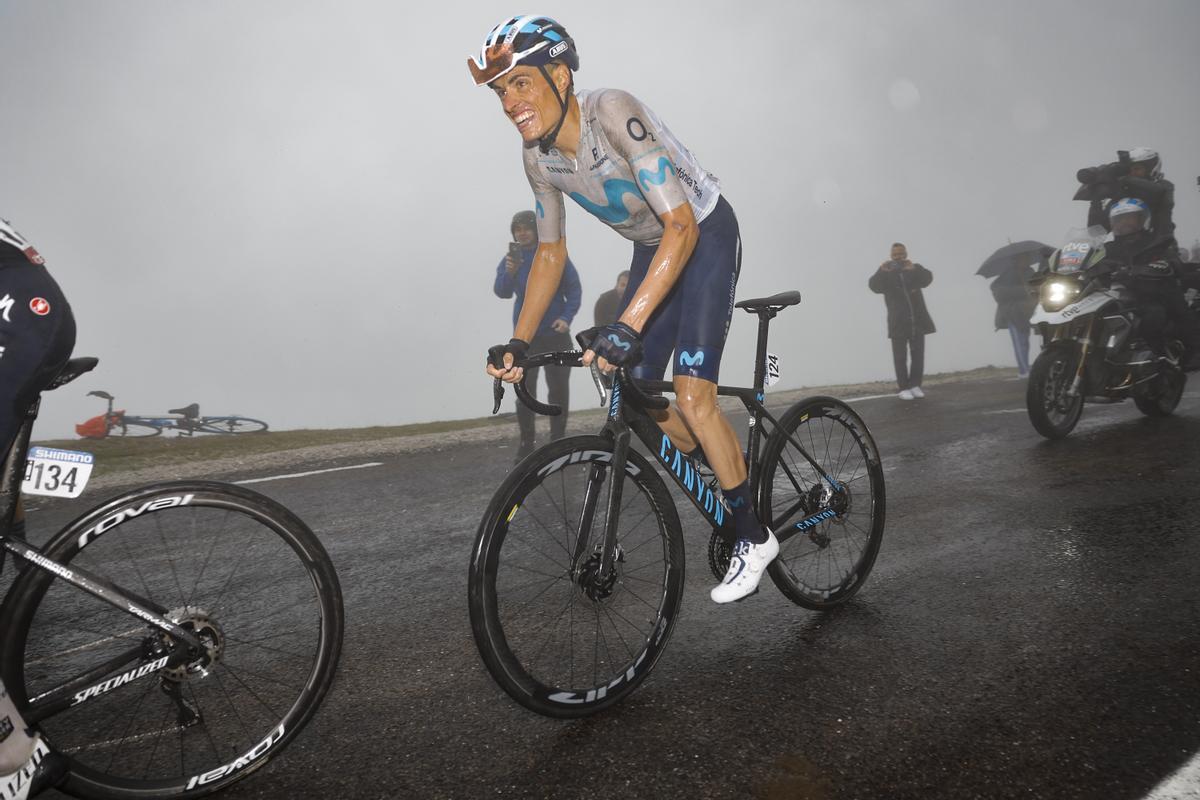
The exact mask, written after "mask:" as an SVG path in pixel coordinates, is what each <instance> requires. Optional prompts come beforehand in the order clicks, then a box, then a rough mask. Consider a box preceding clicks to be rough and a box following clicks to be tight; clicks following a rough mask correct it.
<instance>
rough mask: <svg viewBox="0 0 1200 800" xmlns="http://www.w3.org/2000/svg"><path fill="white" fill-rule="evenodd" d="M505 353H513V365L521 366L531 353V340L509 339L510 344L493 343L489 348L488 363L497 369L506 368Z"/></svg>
mask: <svg viewBox="0 0 1200 800" xmlns="http://www.w3.org/2000/svg"><path fill="white" fill-rule="evenodd" d="M505 353H512V357H513V366H519V365H520V363H521V362H522V361H524V360H525V356H526V354H528V353H529V342H527V341H525V340H524V339H509V340H508V344H497V345H492V346H491V347H489V348H488V359H487V360H488V363H489V364H491V365H492V366H493V367H495V368H496V369H504V354H505Z"/></svg>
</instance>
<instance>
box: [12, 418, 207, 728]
mask: <svg viewBox="0 0 1200 800" xmlns="http://www.w3.org/2000/svg"><path fill="white" fill-rule="evenodd" d="M40 405H41V401H40V400H38V401H35V402H34V404H33V406H32V407H31V408H30V409H29V411H28V412H27V413H26V415H25V423H24V424H23V425H22V426H21V429H20V431H19V432H18V434H17V438H16V440H15V441H14V442H13V445H12V447H11V448H10V449H9V452H8V456H7V458H6V459H5V460H4V466H3V471H2V472H0V569H3V566H4V561H3V559H4V554H5V553H12V554H13V555H15V556H18V557H20V558H22V559H24V560H25V562H26V564H27V565H29V567H32V568H35V569H40V570H42V571H44V572H48V573H50V574H52V575H54V576H55V577H57V578H58V579H60V580H63V581H66V582H67V583H69V584H71V585H72V586H74V587H76V588H77V589H79V590H81V591H84V592H87V593H88V594H90V595H92V596H93V597H97V598H99V599H100V600H103V601H104V602H105V603H108V604H109V605H111V606H113V607H115V608H118V609H120V610H121V611H123V612H125V613H127V614H129V615H130V616H131V617H136V618H137V619H139V620H141V621H142V622H144V623H149V624H151V625H153V626H155V627H156V628H158V629H159V630H161V631H163V632H164V633H166V634H167V635H169V636H170V637H171V638H172V639H174V640H175V641H177V642H180V643H181V644H183V645H185V646H183V647H176V648H175V651H174V652H173V653H172V654H171V655H170V656H169V657H167V661H166V663H165V664H163V667H165V668H173V667H177V666H179V665H180V664H183V663H185V662H186V661H188V657H189V654H190V653H193V652H202V651H203V649H204V648H203V645H202V644H201V642H200V640H199V639H198V638H196V636H195V634H193V633H192V632H191V631H188V630H186V629H184V628H181V627H180V626H179V625H176V624H175V623H174V622H172V621H171V620H170V619H168V618H167V617H166V616H165V615H166V613H167V612H168V611H169V609H167V608H164V607H163V606H160V605H158V604H157V603H153V602H151V601H149V600H146V599H145V598H143V597H140V596H139V595H137V594H136V593H134V592H130V591H128V590H127V589H123V588H121V587H119V586H116V585H114V584H113V583H111V582H109V581H107V580H105V579H104V578H101V577H100V576H98V575H95V574H93V573H91V572H89V571H87V570H85V569H83V568H81V567H78V566H75V565H71V566H70V567H66V566H63V565H62V564H59V563H58V562H57V561H54V560H52V559H50V558H47V557H46V556H44V555H43V554H42V552H41V551H40V550H38V549H37V548H35V547H34V546H33V545H31V544H29V542H27V541H25V540H23V539H20V538H18V537H16V536H14V535H13V534H12V523H13V517H14V516H15V514H16V509H17V501H18V499H19V497H20V491H21V481H22V480H23V479H24V472H25V462H26V459H27V458H28V454H29V439H30V434H31V433H32V431H33V422H34V420H35V419H37V412H38V409H39V406H40ZM27 568H28V567H27ZM14 585H15V584H14ZM6 599H7V598H6ZM0 607H2V606H0ZM148 655H149V654H148V653H147V652H146V651H145V648H144V647H143V646H142V645H141V644H138V645H137V646H135V647H132V648H130V649H129V650H127V651H126V652H124V653H121V654H120V655H119V656H116V657H115V658H113V659H111V660H109V661H108V662H105V663H103V664H99V665H97V666H96V667H93V668H91V669H89V670H86V671H85V672H83V673H80V674H79V675H76V676H75V677H73V678H71V679H69V680H67V681H65V682H64V683H62V684H60V685H59V686H57V687H55V688H54V689H52V690H50V691H48V692H43V693H42V694H40V695H39V696H38V697H36V698H26V700H27V701H28V704H29V705H28V707H27V708H26V709H25V710H24V711H23V712H22V713H23V715H24V716H25V720H26V722H27V723H29V724H37V723H38V722H39V721H40V720H43V719H46V718H47V717H50V716H53V715H54V714H56V713H58V712H59V711H62V710H63V709H65V708H68V707H70V706H72V705H77V704H78V703H79V702H86V699H93V698H94V697H96V696H98V695H93V696H91V697H88V698H86V699H85V700H83V701H80V700H78V699H77V698H76V697H75V693H76V692H77V691H79V690H80V689H83V688H86V687H87V686H90V685H92V684H94V683H97V682H99V681H100V680H101V679H102V678H103V677H104V676H106V675H109V674H111V673H112V672H114V671H116V670H118V669H120V668H121V667H122V666H123V665H125V664H128V663H130V662H132V661H139V662H140V661H142V660H144V659H145V658H146V657H148ZM11 689H12V687H10V691H11Z"/></svg>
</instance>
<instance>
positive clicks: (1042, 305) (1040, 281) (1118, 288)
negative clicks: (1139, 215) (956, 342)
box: [1026, 227, 1200, 439]
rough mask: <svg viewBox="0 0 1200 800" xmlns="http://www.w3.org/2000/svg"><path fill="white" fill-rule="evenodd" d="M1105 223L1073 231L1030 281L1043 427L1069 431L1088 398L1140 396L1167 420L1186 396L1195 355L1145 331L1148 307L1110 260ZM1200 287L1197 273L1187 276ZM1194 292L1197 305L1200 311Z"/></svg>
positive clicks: (1033, 385) (1031, 399) (1060, 433)
mask: <svg viewBox="0 0 1200 800" xmlns="http://www.w3.org/2000/svg"><path fill="white" fill-rule="evenodd" d="M1105 235H1106V232H1105V231H1104V229H1103V228H1100V227H1093V228H1089V229H1087V230H1086V231H1083V230H1078V229H1077V230H1074V231H1071V232H1070V233H1069V234H1068V237H1067V238H1068V241H1067V243H1066V244H1064V245H1063V246H1062V247H1061V248H1059V249H1058V250H1056V251H1055V252H1054V254H1053V255H1052V256H1051V257H1050V259H1049V263H1048V268H1047V270H1046V271H1045V272H1042V273H1041V274H1039V275H1038V276H1036V277H1035V278H1033V279H1032V280H1031V281H1030V283H1031V285H1033V286H1036V287H1037V288H1038V307H1037V310H1036V311H1035V313H1034V315H1033V317H1032V318H1031V319H1030V324H1031V325H1032V326H1033V327H1034V328H1035V329H1036V330H1037V332H1038V333H1039V334H1040V335H1041V337H1042V351H1041V353H1040V354H1039V355H1038V357H1037V359H1036V360H1035V361H1034V363H1033V367H1032V368H1031V369H1030V372H1029V386H1028V390H1027V392H1026V407H1027V408H1028V410H1029V420H1030V422H1032V423H1033V427H1034V428H1036V429H1037V432H1038V433H1040V434H1041V435H1043V436H1045V437H1046V438H1048V439H1061V438H1063V437H1065V436H1067V435H1068V434H1069V433H1070V432H1071V431H1072V430H1073V429H1074V428H1075V425H1076V424H1077V423H1078V422H1079V418H1080V416H1082V414H1083V406H1084V403H1120V402H1122V401H1124V400H1127V399H1129V398H1133V402H1134V404H1135V405H1136V406H1137V408H1138V410H1139V411H1141V412H1142V413H1143V414H1146V415H1148V416H1152V417H1165V416H1167V415H1169V414H1171V413H1172V412H1173V411H1174V410H1175V407H1176V406H1177V405H1179V400H1180V398H1181V397H1182V396H1183V389H1184V386H1185V385H1186V383H1187V376H1186V375H1185V374H1184V365H1185V364H1187V363H1188V357H1189V355H1190V354H1189V353H1187V352H1186V350H1185V348H1184V346H1183V344H1182V343H1181V342H1180V341H1178V340H1176V339H1171V338H1170V337H1169V336H1168V340H1167V344H1166V348H1165V349H1166V352H1155V351H1154V350H1153V349H1152V348H1151V347H1150V346H1149V345H1148V344H1147V343H1146V340H1145V339H1144V338H1143V337H1142V335H1141V327H1142V322H1143V317H1144V312H1143V310H1142V309H1139V307H1138V304H1137V302H1136V301H1135V298H1134V297H1133V295H1132V293H1131V292H1130V291H1129V289H1128V288H1127V287H1126V286H1125V285H1124V283H1122V281H1123V280H1128V277H1129V273H1128V270H1127V267H1128V265H1126V264H1121V263H1115V262H1114V261H1112V260H1108V259H1106V258H1105V248H1104V238H1105ZM1184 281H1185V285H1194V283H1195V281H1196V276H1195V275H1194V274H1191V272H1190V271H1189V274H1188V275H1187V276H1186V277H1185V278H1184ZM1195 295H1196V293H1195V292H1194V291H1189V292H1188V297H1189V301H1190V307H1191V309H1192V310H1193V312H1196V313H1200V302H1198V301H1197V299H1196V296H1195Z"/></svg>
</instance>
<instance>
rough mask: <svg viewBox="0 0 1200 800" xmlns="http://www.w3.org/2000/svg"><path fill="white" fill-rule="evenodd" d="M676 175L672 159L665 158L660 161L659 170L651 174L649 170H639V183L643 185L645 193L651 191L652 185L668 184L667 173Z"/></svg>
mask: <svg viewBox="0 0 1200 800" xmlns="http://www.w3.org/2000/svg"><path fill="white" fill-rule="evenodd" d="M668 172H670V173H671V174H672V175H674V174H675V167H674V165H672V164H671V159H669V158H667V157H666V156H663V157H662V158H660V159H659V160H658V168H657V169H656V170H655V171H653V172H651V171H650V170H648V169H639V170H638V183H640V184H641V185H642V190H643V191H647V192H648V191H650V184H651V183H652V184H654V185H655V186H662V185H663V184H664V183H666V182H667V173H668Z"/></svg>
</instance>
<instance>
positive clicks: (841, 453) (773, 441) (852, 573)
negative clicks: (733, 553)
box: [758, 397, 886, 611]
mask: <svg viewBox="0 0 1200 800" xmlns="http://www.w3.org/2000/svg"><path fill="white" fill-rule="evenodd" d="M806 455H807V458H806V457H805V456H806ZM762 458H763V460H762V464H763V471H762V477H761V479H760V483H759V493H758V496H759V502H758V513H759V518H760V519H762V520H763V522H765V523H766V524H767V525H769V526H770V527H771V530H773V531H775V532H776V535H777V536H779V537H780V548H779V555H778V557H776V559H775V560H774V561H772V562H771V565H770V566H769V567H768V568H767V569H768V572H769V573H770V575H771V580H773V581H774V582H775V586H776V587H778V588H779V591H781V592H783V593H784V594H785V595H786V596H787V597H788V599H790V600H791V601H792V602H793V603H796V604H797V605H801V606H804V607H805V608H811V609H814V610H817V611H823V610H826V609H829V608H833V607H834V606H837V605H840V604H841V603H844V602H846V601H847V600H849V599H850V598H851V597H852V596H853V595H854V593H855V592H857V591H858V590H859V588H860V587H861V586H862V585H863V582H864V581H866V579H867V575H868V574H870V572H871V567H872V566H874V564H875V557H876V556H877V555H878V554H879V546H880V544H881V543H882V541H883V526H884V512H885V506H886V502H885V493H884V485H883V464H882V462H881V460H880V457H879V450H878V449H877V448H876V447H875V441H874V440H873V439H872V438H871V433H870V431H868V430H867V426H866V424H865V423H864V422H863V421H862V419H861V418H860V417H859V416H858V414H856V413H854V411H853V410H852V409H851V408H850V406H848V405H846V404H845V403H843V402H842V401H840V400H836V399H834V398H832V397H810V398H808V399H806V400H802V401H800V402H799V403H796V404H795V405H794V406H792V407H791V408H789V409H788V410H787V411H786V412H785V413H784V415H783V416H782V417H781V418H780V420H779V427H778V428H777V429H776V430H774V431H772V433H771V436H770V438H769V439H768V440H767V444H766V447H765V448H764V449H763V457H762ZM810 459H811V460H810ZM814 464H815V465H816V466H814Z"/></svg>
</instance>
